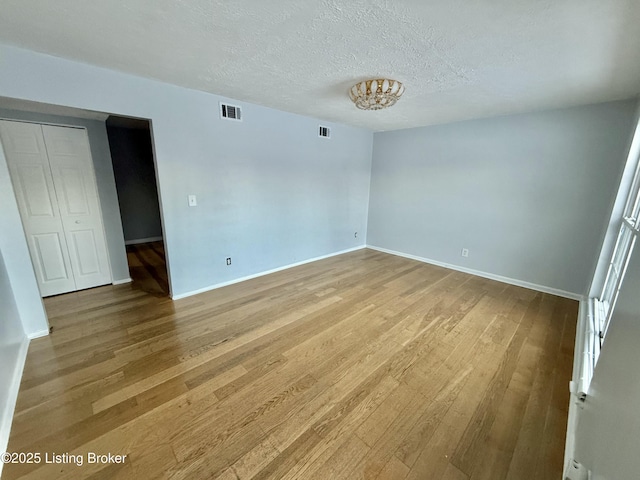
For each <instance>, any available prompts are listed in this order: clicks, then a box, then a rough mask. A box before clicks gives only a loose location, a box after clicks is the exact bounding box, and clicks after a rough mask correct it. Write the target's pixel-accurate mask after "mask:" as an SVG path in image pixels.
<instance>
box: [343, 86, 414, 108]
mask: <svg viewBox="0 0 640 480" xmlns="http://www.w3.org/2000/svg"><path fill="white" fill-rule="evenodd" d="M403 93H404V85H402V83H400V82H399V81H397V80H389V79H387V78H378V79H375V80H364V81H362V82H358V83H356V84H355V85H354V86H353V87H351V90H349V96H350V97H351V100H353V103H355V104H356V107H358V108H359V109H360V110H380V109H383V108H387V107H390V106H392V105H394V104H395V103H396V102H397V101H398V99H399V98H400V97H401V96H402V94H403Z"/></svg>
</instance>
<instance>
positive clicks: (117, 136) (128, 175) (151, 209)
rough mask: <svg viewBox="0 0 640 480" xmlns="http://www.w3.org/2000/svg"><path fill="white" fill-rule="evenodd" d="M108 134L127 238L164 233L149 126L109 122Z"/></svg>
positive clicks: (160, 235)
mask: <svg viewBox="0 0 640 480" xmlns="http://www.w3.org/2000/svg"><path fill="white" fill-rule="evenodd" d="M107 135H108V137H109V147H110V149H111V159H112V161H113V173H114V176H115V180H116V186H117V190H118V203H119V204H120V218H121V219H122V230H123V233H124V240H125V242H129V241H135V240H141V239H148V238H154V237H162V225H161V222H160V205H159V203H158V188H157V186H156V173H155V167H154V164H153V149H152V146H151V136H150V132H149V129H140V128H122V127H115V126H112V125H110V122H109V120H107Z"/></svg>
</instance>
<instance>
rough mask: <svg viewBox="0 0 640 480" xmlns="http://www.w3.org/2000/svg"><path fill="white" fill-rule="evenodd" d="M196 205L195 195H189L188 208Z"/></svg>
mask: <svg viewBox="0 0 640 480" xmlns="http://www.w3.org/2000/svg"><path fill="white" fill-rule="evenodd" d="M196 205H198V202H197V201H196V196H195V195H189V206H190V207H195V206H196Z"/></svg>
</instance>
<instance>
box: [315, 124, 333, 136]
mask: <svg viewBox="0 0 640 480" xmlns="http://www.w3.org/2000/svg"><path fill="white" fill-rule="evenodd" d="M318 136H319V137H324V138H331V129H330V128H329V127H323V126H322V125H320V127H319V128H318Z"/></svg>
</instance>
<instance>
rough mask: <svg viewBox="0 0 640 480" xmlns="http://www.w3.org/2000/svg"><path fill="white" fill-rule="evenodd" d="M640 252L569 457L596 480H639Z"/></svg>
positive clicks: (631, 268)
mask: <svg viewBox="0 0 640 480" xmlns="http://www.w3.org/2000/svg"><path fill="white" fill-rule="evenodd" d="M639 292H640V247H639V246H638V245H636V247H635V251H634V253H633V255H632V257H631V261H630V263H629V266H628V268H627V274H626V276H625V280H624V283H623V286H622V289H621V290H620V296H619V297H618V302H617V304H616V310H615V312H614V314H613V317H612V319H611V323H610V325H609V329H608V331H607V337H606V338H605V341H604V343H603V345H602V350H601V351H600V357H599V359H598V363H597V365H596V368H595V371H594V373H593V379H592V380H591V384H590V386H589V392H588V394H587V399H586V402H585V405H584V410H582V411H579V414H578V415H579V416H578V428H577V430H576V447H575V453H574V456H575V458H576V459H577V460H578V461H579V462H581V463H582V464H583V465H585V466H586V467H587V468H589V469H590V470H592V472H593V473H594V474H596V478H601V479H606V480H637V479H638V478H640V455H638V445H640V416H639V415H638V407H639V406H640V368H638V365H640V349H639V348H638V345H640V295H638V293H639Z"/></svg>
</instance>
